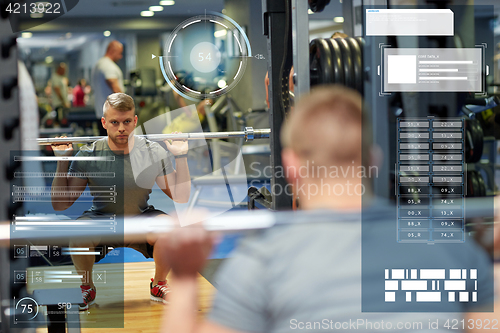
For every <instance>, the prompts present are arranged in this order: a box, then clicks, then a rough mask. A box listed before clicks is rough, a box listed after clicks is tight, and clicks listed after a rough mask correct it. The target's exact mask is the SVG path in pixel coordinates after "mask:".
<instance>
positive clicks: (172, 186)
mask: <svg viewBox="0 0 500 333" xmlns="http://www.w3.org/2000/svg"><path fill="white" fill-rule="evenodd" d="M101 121H102V126H103V127H104V128H105V129H106V131H107V133H108V136H107V137H106V138H103V139H100V140H97V141H95V142H94V143H92V144H90V145H87V146H84V147H82V148H81V149H80V151H79V152H78V153H77V155H76V157H81V158H84V157H94V158H103V157H104V158H105V157H109V156H111V157H112V159H107V160H106V161H105V162H99V163H96V162H95V161H93V160H90V161H89V160H88V159H87V160H82V159H77V160H75V161H73V162H72V163H71V165H70V164H69V162H68V161H64V160H59V161H58V162H57V171H56V175H60V174H61V173H62V174H65V175H66V174H67V175H68V176H63V177H60V176H59V177H58V176H56V177H55V178H54V180H53V182H52V190H51V200H52V206H53V208H54V209H55V210H56V211H62V210H66V209H68V208H69V207H70V206H71V205H72V204H73V203H74V202H75V201H76V200H77V199H78V198H79V197H80V195H81V194H82V192H83V191H84V190H85V187H86V186H87V185H89V187H90V190H91V193H92V195H93V196H94V200H93V205H92V207H91V208H90V209H89V210H88V211H86V212H84V213H83V215H82V216H81V217H80V218H81V219H99V218H103V217H104V216H110V215H117V216H137V215H140V216H144V217H158V216H162V215H165V213H164V212H162V211H160V210H157V209H155V208H154V207H153V206H150V205H148V199H149V194H150V193H151V189H152V187H153V185H154V184H155V182H156V184H158V186H159V187H160V188H161V189H162V191H163V192H164V193H165V194H166V195H168V196H169V197H170V198H171V199H172V200H174V201H175V202H179V203H185V202H187V201H188V200H189V195H190V189H191V181H190V175H189V169H188V164H187V152H188V143H187V141H186V140H173V141H172V140H167V141H165V144H166V146H167V148H168V151H169V152H167V151H165V149H163V148H162V147H161V146H160V145H159V144H158V143H155V142H151V141H149V140H147V139H144V138H141V137H138V136H134V135H133V131H134V129H135V126H136V124H137V115H135V107H134V101H133V99H132V98H131V97H130V96H128V95H126V94H124V93H115V94H111V95H110V96H108V98H107V99H106V102H105V103H104V107H103V117H102V118H101ZM52 147H53V150H54V153H55V154H56V155H60V154H65V155H71V154H72V152H73V148H72V145H71V144H57V145H53V146H52ZM169 154H172V155H174V156H175V160H176V168H177V170H175V169H174V168H173V166H172V162H171V160H170V159H169ZM122 162H123V169H121V166H120V165H119V164H118V163H122ZM105 172H114V173H115V174H116V178H111V179H110V178H104V177H98V176H97V177H93V176H86V175H85V174H89V173H90V174H98V173H105ZM75 175H76V176H75ZM120 176H123V186H120V185H117V184H116V183H117V181H118V180H120V181H121V179H120ZM114 185H116V186H117V191H123V207H119V206H118V205H116V204H113V203H111V202H103V201H102V200H99V199H100V195H101V194H100V193H99V192H98V191H95V192H94V191H92V188H93V187H95V186H114ZM155 242H156V239H155V237H154V235H151V236H149V237H148V239H147V243H145V244H109V245H113V247H120V246H122V247H123V246H124V245H126V246H128V247H131V248H134V249H136V250H138V251H139V252H141V253H142V254H143V255H144V256H146V257H147V258H151V257H152V258H154V260H155V276H154V278H152V279H151V284H150V289H151V299H152V300H154V301H161V302H166V297H167V294H168V292H169V287H168V285H167V282H166V276H167V274H168V272H169V267H168V266H166V265H165V261H158V256H159V253H158V252H157V250H156V248H155V247H154V244H155ZM98 244H99V240H98V239H96V240H95V241H94V242H92V243H91V244H89V243H87V242H85V243H81V242H78V241H77V240H72V241H71V242H70V247H85V248H94V247H96V246H97V245H98ZM72 259H73V263H74V265H75V269H76V270H77V271H79V272H84V273H85V274H84V278H83V279H82V285H81V289H82V293H83V298H84V303H83V304H82V305H81V307H80V309H81V310H85V309H88V306H89V305H90V304H92V303H93V302H94V300H95V297H96V288H95V286H94V283H93V281H92V274H91V273H92V267H93V265H94V260H95V258H94V257H91V256H83V255H72Z"/></svg>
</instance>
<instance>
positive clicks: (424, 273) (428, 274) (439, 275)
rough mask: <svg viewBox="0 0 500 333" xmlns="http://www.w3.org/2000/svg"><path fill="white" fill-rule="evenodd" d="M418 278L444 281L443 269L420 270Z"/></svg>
mask: <svg viewBox="0 0 500 333" xmlns="http://www.w3.org/2000/svg"><path fill="white" fill-rule="evenodd" d="M420 278H421V279H429V280H431V279H436V280H444V279H445V270H444V269H421V270H420Z"/></svg>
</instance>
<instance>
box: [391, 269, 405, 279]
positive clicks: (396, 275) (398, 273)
mask: <svg viewBox="0 0 500 333" xmlns="http://www.w3.org/2000/svg"><path fill="white" fill-rule="evenodd" d="M392 278H393V279H401V280H403V279H404V278H405V270H404V269H393V270H392Z"/></svg>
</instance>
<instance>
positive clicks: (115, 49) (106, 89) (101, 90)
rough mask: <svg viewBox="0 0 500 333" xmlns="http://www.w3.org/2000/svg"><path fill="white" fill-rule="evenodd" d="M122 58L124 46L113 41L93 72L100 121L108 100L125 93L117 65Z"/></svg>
mask: <svg viewBox="0 0 500 333" xmlns="http://www.w3.org/2000/svg"><path fill="white" fill-rule="evenodd" d="M121 58H123V44H122V43H120V42H119V41H117V40H113V41H111V42H110V43H109V45H108V48H107V49H106V54H105V55H104V57H102V58H101V59H99V61H97V63H96V65H95V66H94V68H93V70H92V80H91V81H92V87H93V88H94V98H95V103H94V106H95V114H96V117H97V118H99V119H101V118H102V110H103V109H102V108H103V106H104V102H106V98H108V96H109V95H111V94H113V93H120V92H121V93H123V92H125V87H124V86H123V73H122V70H121V69H120V67H118V65H117V64H116V63H117V62H118V61H119V60H120V59H121Z"/></svg>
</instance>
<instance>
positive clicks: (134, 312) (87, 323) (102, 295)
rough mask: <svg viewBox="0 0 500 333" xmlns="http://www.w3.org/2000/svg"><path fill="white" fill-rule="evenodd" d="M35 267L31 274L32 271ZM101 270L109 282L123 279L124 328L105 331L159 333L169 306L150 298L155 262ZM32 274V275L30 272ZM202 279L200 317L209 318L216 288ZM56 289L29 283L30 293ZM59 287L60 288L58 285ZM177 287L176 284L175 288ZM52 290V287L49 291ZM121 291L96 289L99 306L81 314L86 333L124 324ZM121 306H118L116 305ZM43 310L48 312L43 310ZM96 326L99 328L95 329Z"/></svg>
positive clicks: (109, 286) (106, 287)
mask: <svg viewBox="0 0 500 333" xmlns="http://www.w3.org/2000/svg"><path fill="white" fill-rule="evenodd" d="M58 269H59V270H60V267H36V270H37V271H42V272H44V271H49V270H53V271H54V270H58ZM70 269H74V268H73V266H65V270H70ZM32 270H33V268H30V269H29V270H28V271H29V272H31V271H32ZM99 270H105V271H106V274H107V275H106V278H107V280H111V281H112V280H113V279H117V278H122V277H123V279H124V294H123V299H124V310H123V313H124V318H123V319H124V320H123V325H124V326H123V327H121V328H106V329H105V330H106V332H130V333H147V332H155V333H156V332H158V331H159V327H160V321H161V317H162V315H163V313H164V311H165V310H166V311H168V305H163V304H160V303H157V302H153V301H151V300H150V299H149V281H150V279H151V277H152V276H153V273H154V263H153V262H128V263H124V264H100V265H99ZM28 274H29V273H28ZM198 279H199V294H198V295H199V296H198V302H199V308H198V311H199V316H200V317H203V316H205V315H206V313H207V311H208V310H209V308H210V306H211V304H212V297H213V295H214V293H215V288H214V287H213V286H212V285H211V284H210V283H209V282H208V281H207V280H206V279H205V278H204V277H203V276H201V275H199V276H198ZM79 285H80V283H74V284H68V285H66V286H65V287H66V288H78V287H79ZM44 287H45V288H47V287H53V285H52V286H51V285H50V284H43V283H41V284H36V285H34V284H33V283H28V292H29V293H31V292H33V290H34V289H42V288H44ZM56 287H60V286H59V285H57V286H56ZM173 287H175V285H174V286H173ZM47 289H49V288H47ZM121 297H122V290H121V288H120V287H113V284H112V283H111V284H107V285H103V286H98V287H97V297H96V303H95V304H93V305H91V306H90V308H89V310H88V311H81V312H80V322H81V325H82V330H81V331H82V332H83V333H93V332H95V333H97V332H103V327H105V326H108V325H109V326H115V327H116V325H117V324H116V323H114V322H113V321H114V320H117V319H118V321H119V322H120V324H121V317H122V309H121V299H122V298H121ZM117 305H118V306H117ZM41 311H46V308H45V307H42V310H41ZM93 326H96V328H92V327H93ZM36 332H37V333H45V332H47V328H46V327H41V328H38V329H37V330H36Z"/></svg>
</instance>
